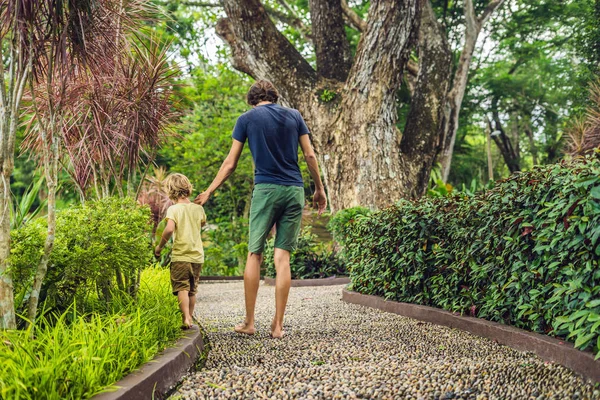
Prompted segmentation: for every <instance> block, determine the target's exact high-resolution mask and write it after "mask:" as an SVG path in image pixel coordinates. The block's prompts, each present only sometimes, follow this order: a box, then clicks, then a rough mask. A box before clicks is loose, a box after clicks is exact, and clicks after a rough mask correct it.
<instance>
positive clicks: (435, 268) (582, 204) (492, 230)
mask: <svg viewBox="0 0 600 400" xmlns="http://www.w3.org/2000/svg"><path fill="white" fill-rule="evenodd" d="M331 227H332V229H333V233H334V237H335V238H336V240H338V242H339V243H340V244H341V245H342V246H343V248H344V254H345V257H346V259H347V262H348V263H349V264H348V267H349V269H350V271H351V273H350V276H351V279H352V283H351V285H352V286H351V287H352V289H353V290H355V291H358V292H361V293H365V294H372V295H378V296H383V297H385V298H387V299H392V300H396V301H402V302H409V303H416V304H423V305H428V306H433V307H439V308H443V309H445V310H449V311H454V312H459V313H462V314H467V315H471V316H476V317H480V318H485V319H488V320H491V321H497V322H502V323H506V324H510V325H514V326H517V327H519V328H523V329H528V330H531V331H535V332H540V333H545V334H549V335H554V336H559V337H565V338H567V339H568V340H570V341H573V342H574V343H575V346H576V347H578V348H580V349H586V348H592V349H593V350H594V351H595V352H596V353H597V354H599V355H600V352H598V348H599V347H600V268H599V267H600V265H599V260H600V245H599V244H600V241H599V237H600V157H599V155H598V154H596V155H594V156H591V157H588V158H586V159H580V160H576V161H565V162H562V163H561V164H558V165H551V166H545V167H540V168H536V169H535V170H534V171H532V172H527V173H520V174H515V175H513V176H512V177H511V178H509V179H506V180H504V181H501V182H498V183H497V184H496V186H495V187H494V188H493V189H490V190H487V191H484V192H481V193H478V194H476V195H475V196H467V195H464V194H463V195H460V194H454V195H452V196H450V197H445V198H437V199H434V198H423V199H421V200H419V201H415V202H410V201H401V202H399V203H398V204H396V205H394V206H393V207H390V208H388V209H385V210H382V211H379V212H374V213H372V214H370V213H368V212H366V211H365V210H356V209H351V210H345V211H342V212H339V213H338V214H337V215H336V216H335V217H334V221H333V222H332V223H331Z"/></svg>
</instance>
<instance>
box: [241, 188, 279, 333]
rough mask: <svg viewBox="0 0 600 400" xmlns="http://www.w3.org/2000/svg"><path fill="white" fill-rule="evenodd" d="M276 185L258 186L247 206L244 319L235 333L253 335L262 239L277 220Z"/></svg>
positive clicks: (263, 244)
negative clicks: (247, 232) (247, 226)
mask: <svg viewBox="0 0 600 400" xmlns="http://www.w3.org/2000/svg"><path fill="white" fill-rule="evenodd" d="M276 192H277V185H270V184H257V185H256V186H255V187H254V192H253V195H252V203H251V204H250V227H249V228H250V232H249V236H248V258H247V259H246V269H245V270H244V298H245V302H246V318H245V319H244V322H243V323H241V324H239V325H237V326H236V327H235V331H236V332H239V333H245V334H248V335H252V334H254V332H255V329H254V307H255V306H256V295H257V294H258V285H259V284H260V265H261V264H262V261H263V256H262V253H263V250H264V248H265V240H266V239H267V235H268V234H269V231H270V230H271V228H272V227H273V224H274V223H275V220H276V209H275V195H276V194H277V193H276Z"/></svg>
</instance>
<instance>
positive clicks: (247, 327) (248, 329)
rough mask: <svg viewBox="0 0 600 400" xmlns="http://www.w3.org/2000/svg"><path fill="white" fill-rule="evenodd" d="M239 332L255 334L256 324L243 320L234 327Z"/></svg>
mask: <svg viewBox="0 0 600 400" xmlns="http://www.w3.org/2000/svg"><path fill="white" fill-rule="evenodd" d="M233 329H234V330H235V331H236V332H237V333H243V334H244V335H254V333H255V332H256V329H254V324H249V323H247V322H246V321H244V322H242V323H241V324H239V325H236V327H235V328H233Z"/></svg>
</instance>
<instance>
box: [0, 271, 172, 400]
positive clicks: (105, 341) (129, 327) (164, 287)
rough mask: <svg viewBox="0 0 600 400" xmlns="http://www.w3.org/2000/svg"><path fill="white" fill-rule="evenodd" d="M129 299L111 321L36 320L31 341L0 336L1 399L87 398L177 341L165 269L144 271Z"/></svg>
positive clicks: (21, 335)
mask: <svg viewBox="0 0 600 400" xmlns="http://www.w3.org/2000/svg"><path fill="white" fill-rule="evenodd" d="M129 299H130V301H129V302H128V303H125V304H124V305H123V306H122V308H121V309H120V310H117V311H116V312H115V313H113V314H110V315H102V314H90V315H81V314H77V312H76V311H74V310H73V309H70V310H68V311H66V312H65V313H63V314H62V315H60V316H58V317H56V318H54V319H53V321H52V323H53V324H48V323H46V322H47V321H46V320H45V319H44V318H41V319H40V320H39V321H38V323H37V324H38V325H37V326H36V327H35V335H34V337H33V339H32V335H31V333H32V332H31V331H30V330H26V331H0V360H2V361H1V362H0V398H2V399H15V400H18V399H40V398H44V399H82V398H89V397H91V396H93V395H94V394H97V393H99V392H101V391H102V390H103V389H104V388H105V387H106V386H109V385H112V384H114V383H115V382H116V381H118V380H119V379H121V378H122V377H123V376H125V375H127V374H128V373H130V372H131V371H133V370H135V369H136V368H138V367H139V366H140V365H141V364H143V363H145V362H147V361H149V360H150V359H152V358H153V357H154V356H155V355H156V354H157V353H158V352H159V351H162V350H163V349H164V348H165V347H166V346H168V345H169V344H170V343H172V342H173V341H174V340H175V339H176V338H177V337H179V335H180V332H181V331H180V329H179V325H180V323H181V320H180V316H179V312H178V308H177V300H176V297H175V296H173V295H172V294H171V287H170V281H169V270H168V269H158V268H157V269H154V268H150V269H147V270H145V271H143V273H142V278H141V285H140V290H139V296H138V298H137V301H135V302H132V301H131V298H130V297H129ZM70 321H72V322H70Z"/></svg>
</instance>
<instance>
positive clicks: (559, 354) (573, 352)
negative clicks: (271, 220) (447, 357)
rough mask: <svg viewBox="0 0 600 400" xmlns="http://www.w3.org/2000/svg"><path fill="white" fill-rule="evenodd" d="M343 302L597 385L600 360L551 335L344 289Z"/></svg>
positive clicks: (588, 352) (599, 379) (599, 380)
mask: <svg viewBox="0 0 600 400" xmlns="http://www.w3.org/2000/svg"><path fill="white" fill-rule="evenodd" d="M342 300H343V301H345V302H347V303H352V304H358V305H362V306H366V307H371V308H377V309H379V310H382V311H386V312H390V313H394V314H399V315H402V316H404V317H409V318H413V319H417V320H420V321H425V322H430V323H433V324H436V325H443V326H448V327H450V328H456V329H460V330H463V331H467V332H470V333H472V334H474V335H477V336H482V337H485V338H488V339H492V340H494V341H496V342H497V343H499V344H502V345H505V346H508V347H512V348H514V349H517V350H520V351H527V352H532V353H535V354H536V355H537V356H539V357H540V358H541V359H543V360H544V361H551V362H555V363H557V364H560V365H563V366H565V367H567V368H569V369H571V370H573V371H575V372H577V373H578V374H580V375H581V376H583V377H584V378H586V379H589V380H591V381H593V382H600V360H598V361H596V360H594V355H593V354H592V353H591V352H590V351H581V350H577V349H576V348H574V347H573V345H572V344H570V343H567V342H563V341H561V340H559V339H556V338H553V337H550V336H545V335H541V334H538V333H533V332H527V331H524V330H522V329H519V328H515V327H513V326H509V325H503V324H500V323H497V322H491V321H487V320H484V319H481V318H473V317H465V316H461V315H455V314H453V313H451V312H449V311H444V310H440V309H437V308H433V307H428V306H421V305H416V304H410V303H400V302H396V301H388V300H385V299H383V298H381V297H377V296H372V295H366V294H360V293H357V292H352V291H349V290H347V289H343V291H342Z"/></svg>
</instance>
